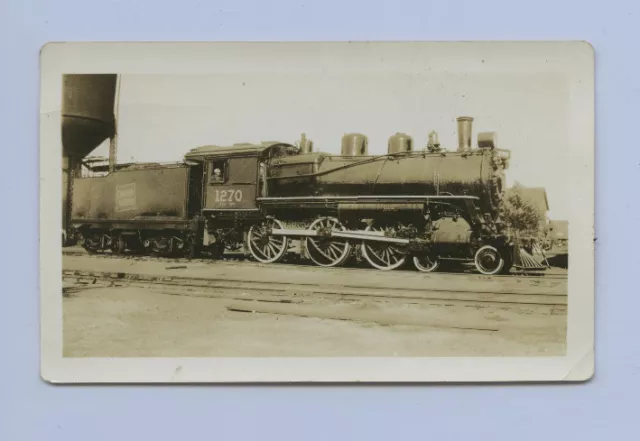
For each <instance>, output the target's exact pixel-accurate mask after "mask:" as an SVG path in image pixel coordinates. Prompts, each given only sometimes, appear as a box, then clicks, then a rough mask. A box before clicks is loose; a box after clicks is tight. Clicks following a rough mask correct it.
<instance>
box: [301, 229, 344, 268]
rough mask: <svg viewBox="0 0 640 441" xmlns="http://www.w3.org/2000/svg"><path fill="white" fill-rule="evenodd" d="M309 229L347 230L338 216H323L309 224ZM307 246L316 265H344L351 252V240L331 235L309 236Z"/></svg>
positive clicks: (306, 241)
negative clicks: (331, 236)
mask: <svg viewBox="0 0 640 441" xmlns="http://www.w3.org/2000/svg"><path fill="white" fill-rule="evenodd" d="M309 230H316V231H318V232H322V231H345V230H346V228H345V227H344V225H342V224H341V223H340V221H339V220H338V219H336V218H333V217H323V218H320V219H316V220H315V221H314V222H313V223H312V224H311V225H309ZM305 246H306V248H307V252H308V253H309V257H310V258H311V260H313V262H314V263H315V264H316V265H319V266H325V267H331V266H338V265H342V264H343V263H344V262H345V261H346V260H347V258H348V257H349V254H350V253H351V244H350V243H349V242H347V241H346V240H341V239H336V238H330V237H318V236H316V237H307V238H306V239H305Z"/></svg>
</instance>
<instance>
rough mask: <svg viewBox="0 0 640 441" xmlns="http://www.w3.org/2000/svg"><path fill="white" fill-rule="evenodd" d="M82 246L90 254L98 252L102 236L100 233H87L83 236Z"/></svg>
mask: <svg viewBox="0 0 640 441" xmlns="http://www.w3.org/2000/svg"><path fill="white" fill-rule="evenodd" d="M82 248H84V249H85V250H86V251H87V253H89V254H96V253H97V252H98V251H99V250H100V249H101V248H102V243H101V237H100V235H98V234H87V235H85V236H84V237H83V241H82Z"/></svg>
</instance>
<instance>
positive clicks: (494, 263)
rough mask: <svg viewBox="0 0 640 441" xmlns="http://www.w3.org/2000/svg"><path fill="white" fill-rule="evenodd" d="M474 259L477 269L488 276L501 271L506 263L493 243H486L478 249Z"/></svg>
mask: <svg viewBox="0 0 640 441" xmlns="http://www.w3.org/2000/svg"><path fill="white" fill-rule="evenodd" d="M473 261H474V263H475V265H476V269H477V270H478V271H480V273H482V274H485V275H487V276H493V275H494V274H498V273H500V272H501V271H502V269H503V268H504V263H505V262H504V258H503V257H502V255H501V254H500V252H499V251H498V249H497V248H496V247H493V246H491V245H485V246H483V247H481V248H480V249H479V250H478V251H476V255H475V258H474V260H473Z"/></svg>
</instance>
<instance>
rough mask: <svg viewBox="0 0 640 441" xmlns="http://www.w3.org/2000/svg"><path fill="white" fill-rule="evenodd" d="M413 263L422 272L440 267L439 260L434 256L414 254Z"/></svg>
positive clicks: (428, 271)
mask: <svg viewBox="0 0 640 441" xmlns="http://www.w3.org/2000/svg"><path fill="white" fill-rule="evenodd" d="M413 264H414V266H415V267H416V269H417V270H418V271H420V272H422V273H432V272H434V271H436V270H437V269H438V268H439V267H440V261H439V260H438V258H437V257H434V256H427V255H422V256H414V258H413Z"/></svg>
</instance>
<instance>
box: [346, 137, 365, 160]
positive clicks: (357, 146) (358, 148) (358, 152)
mask: <svg viewBox="0 0 640 441" xmlns="http://www.w3.org/2000/svg"><path fill="white" fill-rule="evenodd" d="M368 151H369V140H368V139H367V137H366V135H363V134H361V133H347V134H346V135H344V136H343V137H342V156H363V155H366V154H367V153H368Z"/></svg>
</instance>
